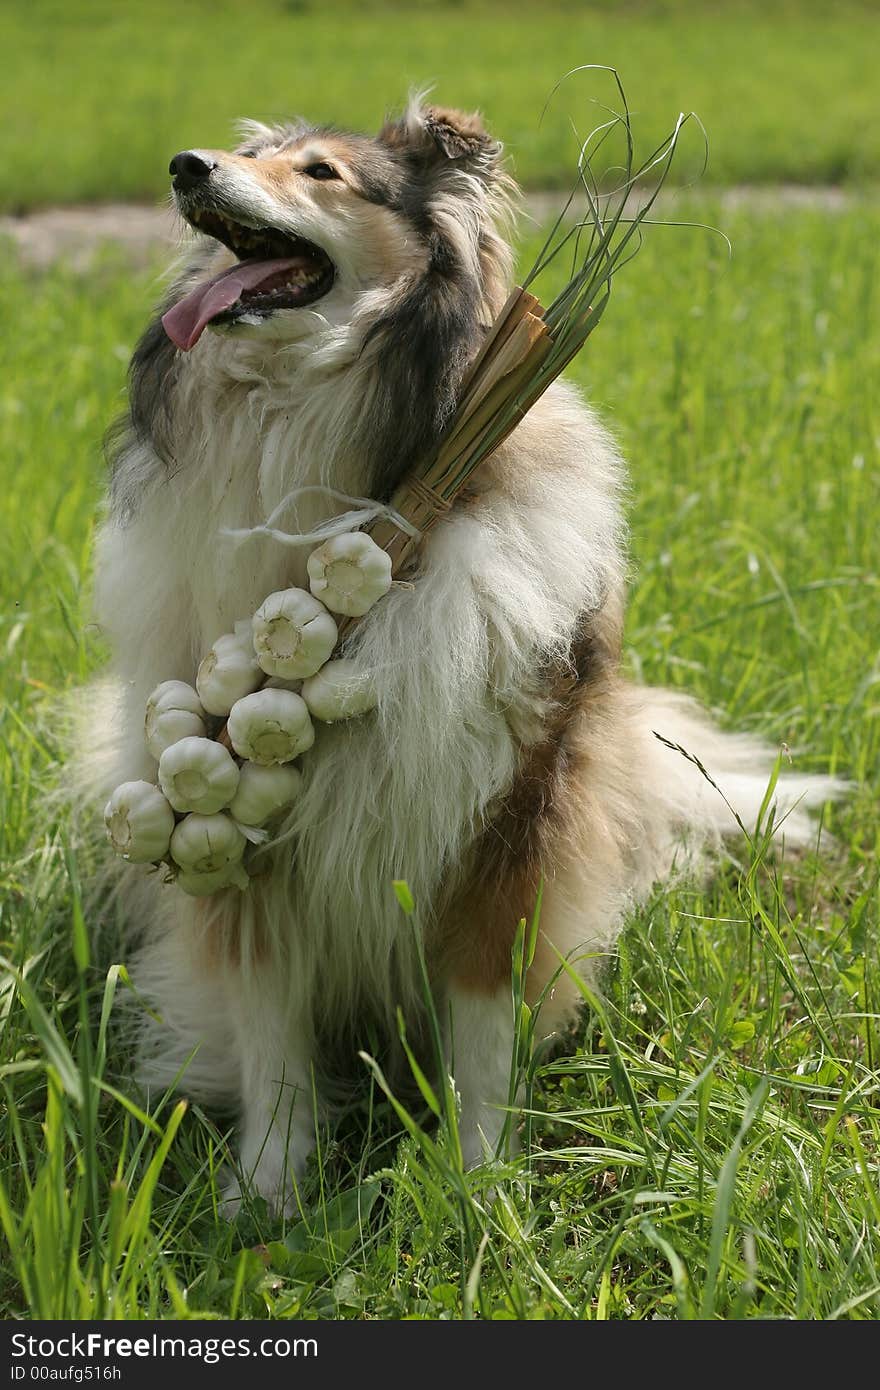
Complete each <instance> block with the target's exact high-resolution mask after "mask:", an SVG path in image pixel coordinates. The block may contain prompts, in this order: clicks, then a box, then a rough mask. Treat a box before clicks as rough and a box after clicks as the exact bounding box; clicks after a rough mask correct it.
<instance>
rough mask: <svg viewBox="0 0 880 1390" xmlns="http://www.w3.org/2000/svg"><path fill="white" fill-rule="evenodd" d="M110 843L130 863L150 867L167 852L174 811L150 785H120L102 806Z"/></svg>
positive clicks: (127, 783)
mask: <svg viewBox="0 0 880 1390" xmlns="http://www.w3.org/2000/svg"><path fill="white" fill-rule="evenodd" d="M104 824H105V825H106V827H107V836H108V838H109V840H110V844H111V845H112V846H113V848H114V849H115V851H116V853H117V854H121V855H122V857H123V859H128V860H130V862H131V863H132V864H153V863H155V862H156V861H157V860H159V859H161V858H162V856H163V855H164V854H167V852H168V845H169V842H170V840H171V832H172V831H173V829H174V812H173V811H172V809H171V807H170V806H169V805H168V802H167V801H166V800H165V797H164V796H163V795H162V793H161V792H160V790H159V788H158V787H154V786H153V784H152V782H123V783H122V785H121V786H119V787H117V788H116V790H115V792H114V793H113V795H112V796H111V798H110V800H109V801H108V802H107V805H106V806H105V807H104Z"/></svg>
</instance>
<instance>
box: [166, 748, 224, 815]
mask: <svg viewBox="0 0 880 1390" xmlns="http://www.w3.org/2000/svg"><path fill="white" fill-rule="evenodd" d="M159 785H160V786H161V788H162V790H163V792H164V793H165V795H166V796H167V798H168V800H169V801H170V802H171V805H172V806H173V807H174V809H175V811H199V812H201V814H202V815H205V816H210V815H213V814H214V813H215V812H216V811H222V810H223V807H224V806H228V805H229V803H230V801H231V800H232V798H233V797H234V796H235V793H236V791H237V789H238V766H237V764H236V762H235V759H234V758H233V757H232V754H231V753H230V752H229V750H228V749H227V748H224V747H223V744H222V743H215V742H214V740H213V739H210V738H182V739H181V740H180V742H179V743H172V745H171V747H170V748H166V749H165V752H164V753H163V754H162V756H161V758H160V759H159Z"/></svg>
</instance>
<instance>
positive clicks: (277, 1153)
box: [225, 962, 317, 1216]
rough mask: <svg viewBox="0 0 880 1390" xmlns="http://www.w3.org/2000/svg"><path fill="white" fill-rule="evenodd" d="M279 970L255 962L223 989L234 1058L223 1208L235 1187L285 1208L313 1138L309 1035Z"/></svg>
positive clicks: (230, 1209) (232, 1209) (291, 1207)
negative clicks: (235, 1109) (236, 1069)
mask: <svg viewBox="0 0 880 1390" xmlns="http://www.w3.org/2000/svg"><path fill="white" fill-rule="evenodd" d="M283 974H284V972H283V971H279V969H278V963H277V962H276V963H274V964H273V966H271V967H270V966H269V965H268V964H267V965H266V966H257V967H256V968H255V969H254V970H253V973H252V974H249V977H248V978H247V979H243V980H240V981H239V982H238V983H239V988H237V989H234V990H230V994H231V995H232V997H233V998H234V999H235V1008H234V1015H235V1016H234V1026H235V1035H236V1046H237V1050H238V1054H239V1059H240V1066H241V1117H240V1137H239V1160H240V1167H241V1182H239V1181H238V1180H237V1179H236V1180H235V1181H234V1182H232V1183H230V1184H229V1186H228V1187H227V1190H226V1193H225V1208H226V1212H227V1214H228V1215H230V1216H234V1215H235V1213H236V1210H237V1207H238V1203H239V1201H240V1199H241V1195H242V1192H241V1189H242V1187H244V1188H245V1189H248V1188H252V1189H253V1191H254V1192H256V1193H257V1194H258V1195H259V1196H261V1197H264V1198H265V1199H266V1202H267V1203H268V1205H269V1208H270V1210H271V1211H272V1212H273V1213H274V1214H276V1215H279V1214H281V1213H282V1212H283V1213H284V1214H285V1215H291V1214H292V1213H293V1212H294V1211H295V1210H296V1183H297V1181H298V1180H299V1179H300V1178H301V1177H302V1174H303V1171H304V1169H305V1165H306V1160H307V1159H308V1156H309V1154H310V1153H311V1151H312V1149H313V1148H314V1146H315V1130H316V1120H317V1116H316V1113H315V1104H314V1098H313V1087H312V1078H311V1048H310V1042H309V1036H308V1032H307V1029H306V1028H305V1027H304V1026H303V1023H302V1014H301V1013H300V1011H299V1010H298V1008H297V1001H296V997H295V993H293V992H291V994H292V997H286V994H285V990H284V988H283V984H282V981H283Z"/></svg>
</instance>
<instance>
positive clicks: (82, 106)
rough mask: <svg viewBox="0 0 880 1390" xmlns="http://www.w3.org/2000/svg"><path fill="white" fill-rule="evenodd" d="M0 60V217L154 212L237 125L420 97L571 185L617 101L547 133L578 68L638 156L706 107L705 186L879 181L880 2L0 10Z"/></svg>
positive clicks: (37, 4) (569, 96) (574, 89)
mask: <svg viewBox="0 0 880 1390" xmlns="http://www.w3.org/2000/svg"><path fill="white" fill-rule="evenodd" d="M0 45H2V50H3V52H4V53H5V54H6V55H7V58H8V61H7V63H6V65H5V68H4V80H3V85H2V92H0V209H7V210H8V209H11V210H22V209H26V208H29V207H34V206H39V205H41V204H47V203H48V204H53V203H64V202H76V201H80V200H88V199H97V200H107V199H137V198H146V199H153V198H157V197H161V196H162V195H163V194H164V193H165V192H166V191H167V173H166V171H167V166H168V160H169V158H170V156H171V155H172V154H173V153H174V152H175V151H176V150H179V149H182V148H186V147H187V146H188V145H208V146H210V145H225V144H227V143H228V141H229V138H230V128H231V125H232V122H233V121H234V120H235V119H236V118H238V117H240V116H242V115H249V116H256V117H260V118H264V119H270V120H271V119H274V118H277V117H279V116H281V117H283V116H288V115H290V114H291V113H292V112H302V113H304V114H306V115H307V116H309V117H311V118H314V119H317V120H329V121H335V122H338V123H342V124H351V125H354V126H355V127H359V128H363V129H367V130H373V129H375V128H376V127H377V125H378V123H379V121H380V120H381V117H382V114H383V112H384V111H385V110H386V109H387V108H389V107H394V106H399V104H400V103H401V102H402V101H403V100H404V97H405V94H406V91H407V89H408V87H409V86H411V85H413V84H415V85H420V86H421V85H425V84H431V83H434V84H435V91H436V94H437V97H438V99H440V100H442V101H444V102H446V103H447V104H452V105H455V104H459V105H464V106H476V107H480V108H482V109H483V110H484V111H485V112H486V114H487V116H488V117H489V118H490V119H491V122H492V124H493V126H494V128H495V129H496V130H497V131H498V133H499V134H500V135H501V136H502V137H503V138H504V140H505V142H506V143H507V145H508V148H509V150H510V152H511V154H512V156H513V159H514V162H515V167H516V169H517V172H518V174H519V175H520V177H521V178H522V179H523V180H524V181H525V182H527V183H528V184H530V185H532V186H535V187H548V186H558V185H559V184H567V183H568V181H569V179H570V177H571V175H570V171H571V168H572V165H573V158H574V155H575V153H576V150H577V142H576V140H575V137H574V136H573V134H572V132H571V128H570V126H569V119H570V118H573V119H574V121H575V123H576V126H577V128H578V129H579V130H580V131H581V133H582V134H586V131H587V130H588V129H589V128H590V125H591V124H592V123H593V121H594V112H595V108H591V107H590V106H589V104H588V101H587V98H588V97H590V96H596V97H598V98H599V99H601V100H607V97H608V93H609V92H610V88H606V87H603V86H602V84H601V83H599V82H598V81H597V80H592V81H591V82H590V83H589V84H586V83H585V82H583V81H582V82H580V83H577V84H573V85H572V86H571V88H570V89H567V90H566V92H565V93H563V94H562V95H561V97H560V98H559V100H558V101H557V102H556V103H555V104H554V106H553V108H552V109H551V111H550V112H549V113H548V115H547V117H546V118H545V120H544V121H543V124H542V123H541V121H540V117H541V110H542V107H543V105H544V102H545V99H546V98H547V96H548V94H549V92H550V91H551V89H552V87H553V85H554V84H555V83H556V82H557V80H558V79H559V78H560V77H561V76H562V74H563V73H564V72H566V71H567V70H568V69H569V68H572V67H574V66H576V65H578V64H580V63H606V64H611V65H613V66H616V67H618V68H620V70H621V71H622V72H623V73H624V75H625V77H626V81H627V84H628V87H629V90H630V94H631V97H632V101H633V105H634V107H635V108H636V110H637V112H638V116H639V134H640V137H641V138H643V139H644V142H645V146H646V147H647V148H651V147H653V145H655V144H657V143H658V142H659V140H660V139H661V138H662V136H663V135H664V134H665V133H666V132H667V131H668V130H669V128H670V126H671V124H672V122H674V120H675V117H676V115H677V114H678V112H679V110H682V109H684V110H688V109H691V108H693V109H695V110H696V111H698V112H699V114H700V116H701V117H702V119H703V121H704V122H705V124H706V127H707V129H708V130H709V132H710V134H711V158H710V164H709V170H708V178H709V179H710V180H712V181H715V182H719V183H723V182H737V181H745V180H749V181H758V182H766V181H777V180H794V181H803V182H828V181H838V180H860V179H871V178H874V179H876V178H877V177H878V176H880V125H878V122H877V120H876V110H875V101H874V98H873V97H872V96H871V95H870V93H871V92H872V91H873V90H874V85H875V66H876V63H875V55H876V52H877V49H878V46H880V12H878V9H877V6H876V4H874V3H873V0H837V2H836V3H835V4H833V5H828V4H826V3H823V2H822V0H775V2H774V3H773V4H769V5H768V4H766V3H763V2H762V0H725V3H724V4H708V3H705V0H651V3H648V0H628V3H615V4H614V5H610V4H607V3H599V0H569V3H565V0H555V3H550V4H547V5H540V6H536V5H534V4H531V3H529V4H527V3H526V2H525V0H481V2H480V3H476V0H457V3H456V2H453V0H434V2H433V3H432V0H422V3H409V4H403V3H400V4H394V3H391V4H389V3H379V0H367V3H363V2H361V3H358V4H354V3H353V0H321V3H318V0H250V3H248V4H247V5H246V6H244V5H242V4H241V3H238V0H184V3H182V4H181V3H179V0H152V3H150V4H149V5H145V4H141V3H136V0H76V2H75V3H72V4H71V3H63V0H7V3H6V4H4V6H3V8H2V14H0ZM55 92H57V93H58V94H59V99H53V93H55ZM595 119H600V118H595ZM701 156H702V151H701V150H699V149H698V148H697V147H696V143H695V144H694V147H693V151H692V158H691V160H690V165H688V163H687V161H684V162H682V163H680V164H679V167H678V170H677V173H676V176H677V177H684V178H686V177H687V176H688V174H692V173H693V172H695V171H696V169H697V168H698V166H699V163H700V160H701Z"/></svg>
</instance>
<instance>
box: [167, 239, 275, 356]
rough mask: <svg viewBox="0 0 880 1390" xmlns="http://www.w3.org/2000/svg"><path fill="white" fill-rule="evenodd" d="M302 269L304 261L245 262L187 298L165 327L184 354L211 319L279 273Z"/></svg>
mask: <svg viewBox="0 0 880 1390" xmlns="http://www.w3.org/2000/svg"><path fill="white" fill-rule="evenodd" d="M300 265H302V257H298V256H295V257H293V258H291V259H289V260H279V261H241V262H239V264H238V265H234V266H232V267H231V269H229V270H224V271H223V273H222V274H221V275H215V277H214V279H213V280H209V281H208V283H207V284H205V285H197V286H196V288H195V289H194V290H190V292H189V294H187V295H184V297H183V299H181V300H179V301H178V302H177V304H175V305H174V306H173V308H171V309H169V310H168V312H167V314H163V315H162V327H163V328H164V329H165V332H166V333H167V334H168V337H169V338H170V339H171V341H172V343H174V344H175V345H176V346H177V347H179V348H180V350H181V352H189V350H190V348H193V347H195V345H196V343H197V342H198V341H199V338H201V336H202V333H203V332H204V330H205V325H206V324H208V323H210V321H211V319H213V318H216V317H217V315H218V314H222V313H223V310H224V309H231V308H232V306H233V304H235V303H236V302H237V301H238V300H239V299H240V298H241V296H242V294H243V293H244V292H245V291H246V290H255V289H257V288H258V286H260V285H262V283H263V281H264V280H269V279H271V278H272V276H273V275H277V274H278V273H279V271H282V270H291V269H293V267H295V266H300Z"/></svg>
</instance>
